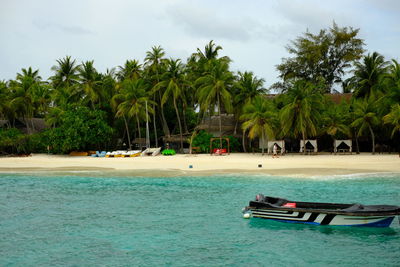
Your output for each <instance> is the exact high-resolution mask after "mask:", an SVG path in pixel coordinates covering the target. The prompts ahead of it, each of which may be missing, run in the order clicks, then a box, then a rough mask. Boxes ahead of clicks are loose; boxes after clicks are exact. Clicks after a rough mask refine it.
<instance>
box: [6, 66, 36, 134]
mask: <svg viewBox="0 0 400 267" xmlns="http://www.w3.org/2000/svg"><path fill="white" fill-rule="evenodd" d="M26 74H27V73H25V75H24V74H18V75H17V79H16V80H15V81H10V87H11V90H12V98H11V101H10V105H11V106H12V108H13V109H14V110H15V112H16V115H17V116H20V117H22V118H23V119H24V120H25V123H26V126H27V129H28V132H29V124H28V123H27V119H32V118H33V113H34V104H33V98H32V90H33V88H34V87H35V86H38V82H37V81H36V80H35V79H34V78H33V77H32V76H31V75H26ZM31 123H32V120H31ZM32 127H33V124H32Z"/></svg>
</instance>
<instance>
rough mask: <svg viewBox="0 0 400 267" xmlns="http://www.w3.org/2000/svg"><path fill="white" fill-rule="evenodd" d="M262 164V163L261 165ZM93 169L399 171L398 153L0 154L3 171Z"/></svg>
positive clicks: (309, 173)
mask: <svg viewBox="0 0 400 267" xmlns="http://www.w3.org/2000/svg"><path fill="white" fill-rule="evenodd" d="M259 165H261V167H259ZM32 172H33V173H60V174H62V173H65V174H71V173H88V172H89V173H91V174H97V175H100V176H104V175H107V174H118V175H122V176H144V177H151V176H157V177H163V176H165V177H174V176H211V175H223V174H249V175H257V174H261V175H273V176H295V177H315V176H326V175H349V174H369V173H399V174H400V158H399V156H398V155H397V154H378V155H371V154H370V153H365V154H359V155H354V154H353V155H333V154H319V155H299V154H287V155H284V156H281V157H279V158H272V157H271V156H270V155H264V156H261V154H250V153H248V154H247V153H232V154H230V155H225V156H210V155H209V154H195V155H188V154H181V155H175V156H156V157H135V158H93V157H73V156H64V155H47V154H33V155H32V156H30V157H2V158H0V173H6V174H7V173H8V174H9V173H32Z"/></svg>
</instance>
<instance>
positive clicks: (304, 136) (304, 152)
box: [301, 130, 306, 155]
mask: <svg viewBox="0 0 400 267" xmlns="http://www.w3.org/2000/svg"><path fill="white" fill-rule="evenodd" d="M301 134H302V136H303V154H304V155H305V154H306V134H305V133H304V130H303V131H302V132H301Z"/></svg>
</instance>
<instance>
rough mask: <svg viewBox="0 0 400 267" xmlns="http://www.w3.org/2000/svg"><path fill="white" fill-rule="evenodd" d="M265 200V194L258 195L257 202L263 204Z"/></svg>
mask: <svg viewBox="0 0 400 267" xmlns="http://www.w3.org/2000/svg"><path fill="white" fill-rule="evenodd" d="M264 200H265V196H264V195H263V194H258V195H256V201H258V202H263V201H264Z"/></svg>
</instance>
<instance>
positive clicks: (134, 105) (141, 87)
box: [112, 79, 154, 149]
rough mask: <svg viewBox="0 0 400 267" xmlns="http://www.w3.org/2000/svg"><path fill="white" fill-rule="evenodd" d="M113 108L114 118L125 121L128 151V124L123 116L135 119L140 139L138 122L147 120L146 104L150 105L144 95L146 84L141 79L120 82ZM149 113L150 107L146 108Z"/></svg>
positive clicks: (151, 110) (129, 143)
mask: <svg viewBox="0 0 400 267" xmlns="http://www.w3.org/2000/svg"><path fill="white" fill-rule="evenodd" d="M112 102H113V106H114V107H115V108H116V110H117V112H116V115H115V116H116V117H123V118H124V121H125V127H126V131H127V135H128V145H129V149H131V148H132V146H131V141H130V135H129V128H128V123H127V121H126V119H125V116H127V117H128V118H136V123H137V131H138V135H139V138H141V132H140V121H141V120H146V119H148V114H147V113H146V108H145V106H146V102H149V103H151V104H152V101H150V100H149V99H148V97H147V95H146V84H145V83H144V81H143V80H142V79H138V80H129V79H127V80H125V81H123V82H122V86H121V91H120V92H119V93H118V94H116V95H114V97H113V99H112ZM148 111H149V113H153V112H154V111H153V109H152V108H151V107H149V108H148Z"/></svg>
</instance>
